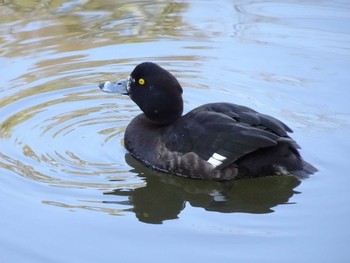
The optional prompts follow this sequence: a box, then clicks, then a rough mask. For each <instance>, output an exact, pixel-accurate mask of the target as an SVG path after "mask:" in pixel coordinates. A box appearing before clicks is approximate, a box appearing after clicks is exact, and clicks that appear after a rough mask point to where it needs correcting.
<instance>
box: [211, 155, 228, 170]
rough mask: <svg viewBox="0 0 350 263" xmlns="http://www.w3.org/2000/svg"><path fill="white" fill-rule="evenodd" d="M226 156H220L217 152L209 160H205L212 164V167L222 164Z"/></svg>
mask: <svg viewBox="0 0 350 263" xmlns="http://www.w3.org/2000/svg"><path fill="white" fill-rule="evenodd" d="M226 159H227V158H226V157H225V156H222V155H220V154H218V153H214V154H213V155H212V156H211V157H210V158H209V160H208V161H207V162H208V163H210V164H212V165H213V166H214V168H216V167H218V166H219V165H221V164H222V162H223V161H225V160H226Z"/></svg>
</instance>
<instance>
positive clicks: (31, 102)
mask: <svg viewBox="0 0 350 263" xmlns="http://www.w3.org/2000/svg"><path fill="white" fill-rule="evenodd" d="M349 43H350V4H349V3H348V2H347V1H335V0H333V1H323V2H312V1H298V2H295V1H284V2H280V1H253V2H252V1H239V2H234V3H233V2H232V1H228V0H227V1H220V3H218V2H215V3H214V2H212V1H187V2H171V1H157V2H152V1H140V2H135V3H130V2H129V1H118V2H115V1H101V2H100V3H97V2H94V1H82V0H81V1H51V2H43V1H30V2H28V1H16V2H14V3H0V67H1V71H2V74H1V75H2V77H1V78H0V112H1V114H0V198H1V203H0V211H1V217H0V226H1V232H0V261H1V262H115V261H121V262H139V261H152V262H165V261H166V262H179V261H182V262H197V261H206V262H209V261H220V262H349V260H350V254H349V252H348V247H349V245H350V230H349V228H348V222H349V219H350V210H349V208H348V204H349V201H350V196H349V191H348V185H349V184H350V177H349V176H348V169H347V168H348V165H347V154H348V152H349V149H350V141H349V139H348V134H349V132H350V125H349V124H350V107H349V105H348V100H349V98H350V96H349V90H348V84H349V83H350V76H349V74H348V71H349V70H348V69H349V67H350V46H349ZM143 61H154V62H156V63H159V64H160V65H162V66H163V67H164V68H166V69H168V70H169V71H171V72H172V73H173V74H174V75H175V76H176V77H177V78H178V79H179V81H180V83H181V84H182V86H183V87H184V100H185V111H189V110H190V109H192V108H194V107H196V106H199V105H201V104H204V103H209V102H218V101H227V102H233V103H237V104H242V105H246V106H249V107H252V108H254V109H256V110H258V111H260V112H263V113H266V114H270V115H273V116H275V117H277V118H279V119H281V120H283V121H284V122H285V123H286V124H288V125H289V126H290V127H292V128H293V130H294V133H293V135H292V136H293V138H294V139H296V141H297V142H298V143H299V144H300V145H301V147H302V150H301V152H302V155H303V157H304V158H305V159H306V160H307V161H308V162H310V163H312V164H313V165H314V166H316V167H317V168H318V169H319V172H318V173H317V174H315V175H313V176H311V177H310V178H308V179H303V180H298V179H296V178H294V177H267V178H261V179H249V180H240V181H236V182H229V183H226V184H222V183H217V182H204V181H193V180H188V179H184V178H178V177H174V176H169V175H164V174H159V173H155V172H154V171H152V170H149V169H147V168H145V167H143V166H142V165H140V164H138V163H137V162H136V161H135V160H133V159H132V158H131V157H130V156H129V155H128V154H127V152H126V150H125V149H124V146H123V134H124V131H125V127H126V125H127V124H128V123H129V121H130V120H131V119H132V118H133V117H134V116H136V115H137V114H139V112H140V111H139V109H138V108H137V106H136V105H134V103H133V102H132V101H131V100H130V99H128V98H127V97H120V96H119V97H118V96H116V95H111V94H106V93H102V92H101V91H100V90H99V89H98V87H97V84H98V83H99V82H101V81H104V80H107V79H108V80H113V79H115V80H118V79H122V78H125V77H127V76H128V74H129V73H130V72H131V71H132V69H133V68H134V67H135V66H136V65H137V64H138V63H140V62H143Z"/></svg>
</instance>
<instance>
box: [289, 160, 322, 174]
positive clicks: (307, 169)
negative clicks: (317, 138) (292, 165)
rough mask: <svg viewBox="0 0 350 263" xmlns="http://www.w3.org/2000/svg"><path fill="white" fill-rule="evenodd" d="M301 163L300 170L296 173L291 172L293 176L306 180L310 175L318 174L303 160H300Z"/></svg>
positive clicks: (314, 168)
mask: <svg viewBox="0 0 350 263" xmlns="http://www.w3.org/2000/svg"><path fill="white" fill-rule="evenodd" d="M301 162H302V169H300V170H297V171H292V174H294V175H295V176H297V177H299V178H308V177H309V176H310V174H314V173H316V172H318V169H317V168H316V167H315V166H313V165H311V164H309V163H308V162H306V161H304V160H301Z"/></svg>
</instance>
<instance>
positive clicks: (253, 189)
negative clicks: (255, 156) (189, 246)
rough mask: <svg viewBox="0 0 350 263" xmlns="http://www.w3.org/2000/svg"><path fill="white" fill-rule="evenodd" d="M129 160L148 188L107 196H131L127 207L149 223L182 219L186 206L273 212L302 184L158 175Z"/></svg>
mask: <svg viewBox="0 0 350 263" xmlns="http://www.w3.org/2000/svg"><path fill="white" fill-rule="evenodd" d="M126 160H127V162H128V164H129V165H130V166H132V167H133V168H134V170H133V172H136V173H139V174H140V176H142V177H144V178H145V181H146V186H145V187H141V188H137V189H133V190H123V189H116V190H114V191H112V192H108V193H105V194H108V195H117V196H127V197H128V200H129V202H127V205H132V206H133V208H131V209H130V210H131V211H133V212H134V213H135V215H136V217H137V218H138V219H139V220H140V221H142V222H145V223H153V224H161V223H162V222H163V221H164V220H169V219H175V218H178V216H179V214H180V212H181V211H182V210H183V209H184V208H185V205H186V203H189V204H190V205H191V206H194V207H202V208H204V209H205V210H207V211H216V212H221V213H234V212H243V213H254V214H258V213H271V212H273V211H274V210H273V209H272V208H273V207H275V206H277V205H279V204H286V203H288V202H289V199H290V198H291V197H292V196H293V195H294V194H296V193H298V192H296V191H295V190H294V188H296V187H297V186H298V185H299V184H300V180H298V179H297V178H296V177H294V176H280V177H278V176H275V177H265V178H258V179H245V180H237V181H230V182H215V181H213V182H212V181H200V180H191V179H187V178H181V177H177V176H173V175H167V174H160V173H156V172H154V171H152V170H149V169H147V168H145V167H143V166H142V165H140V164H139V163H138V162H136V161H135V160H134V159H133V158H132V157H131V156H130V155H128V154H127V155H126ZM109 203H110V202H109ZM116 203H118V204H121V203H119V202H116ZM123 204H125V202H123Z"/></svg>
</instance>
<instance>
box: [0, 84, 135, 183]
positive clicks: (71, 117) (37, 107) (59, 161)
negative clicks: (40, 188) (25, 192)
mask: <svg viewBox="0 0 350 263" xmlns="http://www.w3.org/2000/svg"><path fill="white" fill-rule="evenodd" d="M30 90H31V91H32V92H30ZM35 90H40V87H34V88H31V89H29V91H28V89H27V90H26V92H23V91H19V92H17V93H14V94H12V95H11V96H9V97H7V98H6V99H4V100H3V101H2V104H3V105H1V106H2V110H1V111H2V116H1V119H0V125H1V126H0V141H1V148H2V149H1V153H0V166H1V167H2V168H4V169H6V170H10V171H12V172H13V173H16V174H17V175H20V176H23V177H26V178H29V179H32V180H36V181H40V182H45V183H48V184H53V185H59V186H68V187H93V188H98V189H109V188H110V187H111V184H110V183H109V182H111V181H113V182H116V181H121V180H123V179H125V178H128V177H132V176H134V175H133V174H131V173H129V172H128V168H127V165H126V164H125V160H124V152H125V150H124V148H123V145H122V144H123V142H122V138H123V132H124V129H125V126H126V124H127V123H128V121H129V120H130V118H132V116H133V115H135V114H136V113H134V111H135V110H136V108H135V107H134V106H130V104H129V103H125V102H126V100H124V99H123V98H111V97H110V96H108V97H107V96H106V95H104V94H103V93H101V92H100V91H99V90H98V88H97V86H81V87H76V88H66V89H60V90H54V91H46V92H40V93H38V92H35Z"/></svg>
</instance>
